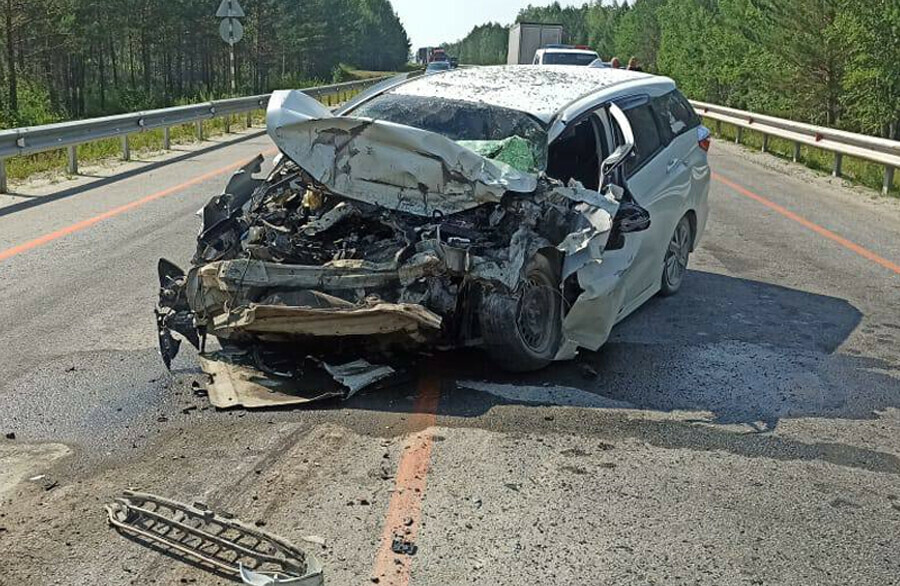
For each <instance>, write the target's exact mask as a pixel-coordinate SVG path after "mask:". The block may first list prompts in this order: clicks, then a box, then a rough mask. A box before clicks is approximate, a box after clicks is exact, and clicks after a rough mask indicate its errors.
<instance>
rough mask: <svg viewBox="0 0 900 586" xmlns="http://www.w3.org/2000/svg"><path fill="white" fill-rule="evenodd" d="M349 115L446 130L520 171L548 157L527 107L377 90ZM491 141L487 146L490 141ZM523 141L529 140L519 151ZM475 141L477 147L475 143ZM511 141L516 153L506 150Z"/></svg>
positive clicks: (448, 134) (539, 129) (540, 164)
mask: <svg viewBox="0 0 900 586" xmlns="http://www.w3.org/2000/svg"><path fill="white" fill-rule="evenodd" d="M351 114H352V115H353V116H358V117H363V118H374V119H376V120H386V121H388V122H395V123H397V124H405V125H407V126H412V127H414V128H419V129H422V130H427V131H429V132H434V133H436V134H440V135H443V136H446V137H447V138H449V139H451V140H454V141H457V142H459V143H460V144H461V145H463V146H465V147H466V148H469V149H471V150H475V151H476V152H478V153H479V154H481V155H482V156H487V157H488V158H494V157H492V155H491V154H492V153H494V154H497V155H503V156H502V157H499V156H498V157H497V158H496V160H499V161H501V162H505V163H507V164H510V165H512V166H513V167H515V168H516V169H519V170H520V171H526V172H532V173H533V172H536V171H540V170H543V169H544V168H545V167H546V162H547V132H546V130H544V127H543V126H542V125H541V123H540V122H538V121H537V120H536V119H535V118H532V117H531V116H530V115H528V114H526V113H525V112H520V111H518V110H511V109H509V108H500V107H498V106H490V105H487V104H478V103H471V102H465V101H461V100H450V99H446V98H434V97H427V98H426V97H420V96H398V95H391V94H386V95H381V96H379V97H377V98H375V99H373V100H372V101H370V102H367V103H365V104H363V105H361V106H360V107H359V108H357V109H355V110H354V111H353V112H352V113H351ZM488 145H489V146H488ZM522 145H527V146H526V148H525V149H524V150H525V151H529V152H526V153H523V152H522ZM473 147H478V148H473ZM510 147H512V148H513V149H515V151H516V154H515V156H509V154H510Z"/></svg>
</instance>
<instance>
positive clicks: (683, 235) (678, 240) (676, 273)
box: [660, 216, 694, 296]
mask: <svg viewBox="0 0 900 586" xmlns="http://www.w3.org/2000/svg"><path fill="white" fill-rule="evenodd" d="M693 233H694V231H693V229H691V221H690V220H689V219H688V217H687V216H684V217H683V218H681V220H680V221H679V222H678V225H677V226H675V232H674V233H673V234H672V239H671V240H669V247H668V248H667V249H666V256H665V258H664V259H663V274H662V286H661V287H660V294H662V295H664V296H669V295H675V294H676V293H678V290H679V289H681V284H682V282H684V275H685V273H686V272H687V266H688V260H689V259H690V256H691V243H692V242H693V241H694V236H693Z"/></svg>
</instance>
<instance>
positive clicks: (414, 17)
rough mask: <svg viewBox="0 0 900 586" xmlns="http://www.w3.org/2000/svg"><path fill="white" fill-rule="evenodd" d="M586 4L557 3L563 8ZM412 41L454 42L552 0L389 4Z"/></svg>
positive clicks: (402, 0) (395, 0)
mask: <svg viewBox="0 0 900 586" xmlns="http://www.w3.org/2000/svg"><path fill="white" fill-rule="evenodd" d="M585 1H586V0H573V1H567V0H560V4H562V5H563V6H571V5H581V4H584V3H585ZM391 3H392V4H393V5H394V10H396V11H397V14H398V15H399V16H400V20H401V21H403V26H404V27H406V32H407V33H409V37H410V40H411V41H412V49H413V51H415V50H416V49H417V48H419V47H428V46H435V45H439V44H440V43H443V42H449V41H457V40H459V39H461V38H463V37H464V36H466V34H468V32H469V31H470V30H472V27H474V26H475V25H478V24H484V23H486V22H499V23H501V24H511V23H512V22H513V21H514V20H515V19H516V15H517V14H519V10H520V9H522V8H525V7H526V6H528V5H529V4H533V5H535V6H541V5H547V4H551V0H530V1H529V0H443V1H438V0H391Z"/></svg>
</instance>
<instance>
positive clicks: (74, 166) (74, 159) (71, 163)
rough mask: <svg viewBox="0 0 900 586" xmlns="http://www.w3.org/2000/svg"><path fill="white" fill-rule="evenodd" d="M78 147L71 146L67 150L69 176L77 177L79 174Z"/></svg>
mask: <svg viewBox="0 0 900 586" xmlns="http://www.w3.org/2000/svg"><path fill="white" fill-rule="evenodd" d="M77 148H78V147H76V146H75V145H72V146H70V147H69V148H68V149H66V150H67V151H68V152H67V153H66V154H67V160H68V161H67V162H68V164H67V165H66V169H67V170H68V172H69V175H77V174H78V150H77Z"/></svg>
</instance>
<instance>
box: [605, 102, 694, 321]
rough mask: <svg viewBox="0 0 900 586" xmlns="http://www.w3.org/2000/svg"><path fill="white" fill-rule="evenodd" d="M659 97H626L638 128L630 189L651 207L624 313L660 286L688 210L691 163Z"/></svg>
mask: <svg viewBox="0 0 900 586" xmlns="http://www.w3.org/2000/svg"><path fill="white" fill-rule="evenodd" d="M661 106H662V102H661V101H660V98H655V99H650V98H644V99H642V100H630V103H629V101H624V102H623V104H620V107H621V108H622V109H623V110H624V111H625V115H626V116H627V117H628V120H629V122H630V123H631V128H632V131H633V132H634V140H635V146H634V153H635V154H634V156H633V157H632V159H631V160H630V161H628V162H627V163H626V165H625V173H626V176H627V179H628V189H629V191H630V192H631V194H632V196H633V197H634V199H635V201H637V203H638V204H640V205H641V206H642V207H644V208H645V209H646V210H647V211H648V212H650V222H651V223H650V228H649V230H646V231H645V232H643V233H642V234H641V235H642V238H641V244H640V248H639V250H638V251H637V258H635V261H634V266H633V267H632V270H631V272H630V275H629V279H628V283H627V285H626V293H625V307H624V313H628V312H630V311H632V310H633V309H634V308H635V307H636V306H637V305H638V304H640V303H643V302H644V301H646V300H647V299H648V298H649V297H651V296H653V295H654V294H656V292H657V291H659V287H660V283H661V281H662V269H663V259H664V257H665V251H666V248H667V247H668V245H669V240H670V239H671V237H672V234H673V232H674V231H675V226H676V224H677V223H678V221H679V220H680V219H681V216H682V215H683V214H684V209H685V205H686V201H687V199H688V196H689V193H690V185H691V179H690V168H689V166H688V165H687V162H686V161H685V160H684V157H683V155H682V153H683V151H682V149H681V147H680V143H679V144H676V143H675V142H673V138H674V136H673V133H672V131H671V129H670V128H669V125H668V124H667V123H665V122H664V119H663V117H662V114H661V109H660V108H661Z"/></svg>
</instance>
